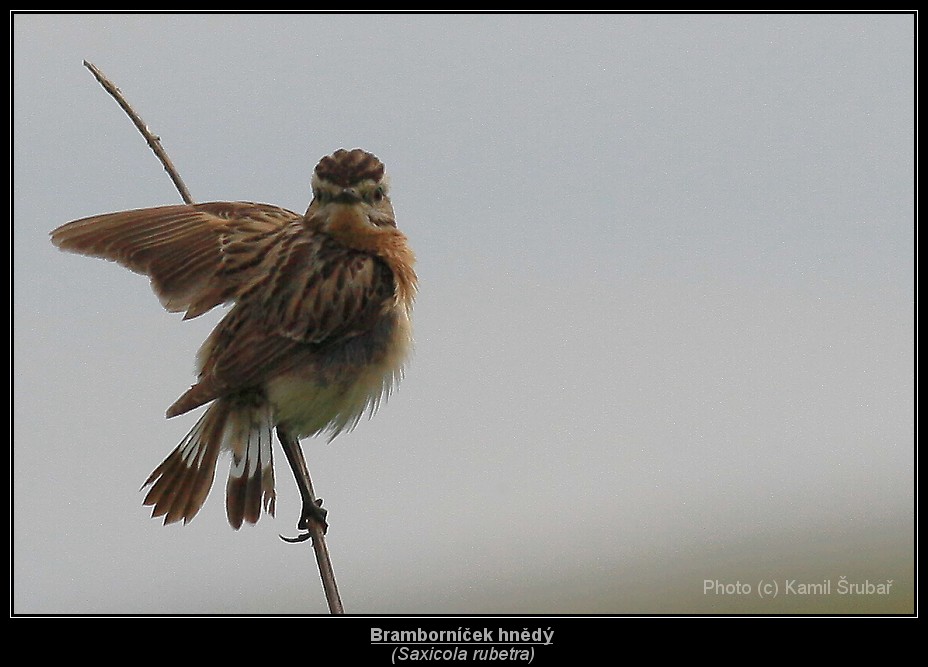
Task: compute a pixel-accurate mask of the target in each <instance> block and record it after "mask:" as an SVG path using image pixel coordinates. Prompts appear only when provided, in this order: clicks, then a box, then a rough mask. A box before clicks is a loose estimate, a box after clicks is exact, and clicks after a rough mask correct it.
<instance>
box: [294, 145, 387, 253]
mask: <svg viewBox="0 0 928 667" xmlns="http://www.w3.org/2000/svg"><path fill="white" fill-rule="evenodd" d="M312 185H313V201H312V203H311V204H310V206H309V210H308V211H307V212H306V213H307V217H310V216H312V217H314V218H315V219H316V220H318V221H319V222H320V223H321V225H320V226H321V229H322V230H323V231H325V232H327V233H330V234H332V235H333V236H339V235H340V234H339V231H341V232H353V233H358V234H361V233H364V232H365V231H366V230H371V229H374V230H376V229H377V228H379V227H396V220H395V217H394V213H393V205H392V204H391V203H390V197H389V196H388V194H387V191H388V178H387V175H386V171H385V169H384V166H383V163H382V162H381V161H380V160H379V159H377V156H375V155H373V154H371V153H368V152H367V151H364V150H361V149H360V148H355V149H353V150H345V149H344V148H340V149H338V150H337V151H335V152H334V153H332V154H331V155H327V156H325V157H324V158H322V159H321V160H319V164H317V165H316V170H315V171H314V172H313V181H312Z"/></svg>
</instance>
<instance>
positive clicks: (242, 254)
mask: <svg viewBox="0 0 928 667" xmlns="http://www.w3.org/2000/svg"><path fill="white" fill-rule="evenodd" d="M301 218H302V216H300V215H299V214H297V213H294V212H293V211H288V210H286V209H283V208H279V207H277V206H270V205H267V204H253V203H249V202H210V203H204V204H192V205H187V204H179V205H174V206H159V207H156V208H145V209H136V210H132V211H122V212H119V213H107V214H104V215H95V216H92V217H89V218H83V219H81V220H75V221H74V222H69V223H68V224H66V225H63V226H61V227H59V228H58V229H56V230H54V231H53V232H52V234H51V236H52V242H53V243H54V244H55V245H56V246H58V247H59V248H61V249H62V250H67V251H69V252H76V253H81V254H84V255H90V256H93V257H101V258H103V259H108V260H111V261H114V262H118V263H119V264H121V265H123V266H125V267H126V268H128V269H131V270H132V271H135V272H136V273H142V274H145V275H148V276H150V277H151V283H152V288H153V289H154V291H155V293H156V294H157V295H158V298H159V299H160V300H161V303H162V304H163V305H164V307H165V308H166V309H168V310H169V311H172V312H178V311H186V317H187V318H190V317H196V316H197V315H201V314H202V313H205V312H206V311H208V310H209V309H211V308H213V307H214V306H217V305H219V304H220V303H224V302H226V301H229V300H231V299H234V298H236V297H237V296H238V295H239V294H240V293H241V291H242V290H243V289H246V288H247V285H248V284H249V282H250V281H251V280H253V279H254V277H255V274H256V273H257V272H259V271H260V264H261V256H260V254H261V253H260V250H261V249H262V246H263V245H265V244H263V243H262V242H261V241H262V239H269V238H270V237H271V236H273V235H274V234H275V233H277V232H279V231H280V229H282V228H283V227H285V226H286V225H288V224H290V223H292V222H294V221H296V220H300V219H301Z"/></svg>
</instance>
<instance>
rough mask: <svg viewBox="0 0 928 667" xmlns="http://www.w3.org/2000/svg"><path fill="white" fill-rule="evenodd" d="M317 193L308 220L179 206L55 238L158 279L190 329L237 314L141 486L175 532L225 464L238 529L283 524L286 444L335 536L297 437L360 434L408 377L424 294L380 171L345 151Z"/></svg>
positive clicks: (176, 410) (375, 162) (359, 154)
mask: <svg viewBox="0 0 928 667" xmlns="http://www.w3.org/2000/svg"><path fill="white" fill-rule="evenodd" d="M311 188H312V201H311V202H310V204H309V207H308V208H307V209H306V212H305V213H304V214H302V215H300V214H298V213H295V212H293V211H289V210H287V209H284V208H280V207H278V206H272V205H269V204H259V203H253V202H242V201H232V202H206V203H192V204H175V205H166V206H158V207H154V208H142V209H135V210H129V211H120V212H116V213H106V214H103V215H95V216H92V217H87V218H82V219H80V220H75V221H73V222H69V223H67V224H65V225H62V226H61V227H58V228H57V229H55V230H53V231H52V232H51V241H52V243H54V245H56V246H57V247H58V248H60V249H61V250H64V251H68V252H73V253H79V254H82V255H88V256H92V257H99V258H103V259H106V260H111V261H114V262H117V263H118V264H120V265H122V266H124V267H126V268H128V269H130V270H132V271H134V272H137V273H141V274H145V275H147V276H149V277H150V279H151V286H152V289H153V290H154V292H155V294H156V295H157V296H158V298H159V299H160V301H161V304H162V305H163V306H164V308H165V309H166V310H168V311H169V312H178V313H179V312H183V313H184V316H183V319H185V320H187V319H191V318H195V317H199V316H200V315H202V314H204V313H206V312H208V311H210V310H212V309H213V308H215V307H217V306H220V305H227V306H229V308H228V311H227V312H226V313H225V315H224V316H223V317H222V319H221V320H220V321H219V323H218V324H217V325H216V327H215V328H214V329H213V331H212V332H211V333H210V334H209V336H208V337H207V339H206V340H205V342H204V343H203V344H202V346H201V347H200V349H199V351H198V353H197V369H198V372H197V379H196V382H195V383H194V384H193V385H192V386H191V387H190V388H189V389H187V390H186V391H185V392H184V393H183V394H182V395H181V396H180V397H179V398H178V399H177V400H176V401H175V402H174V403H173V404H172V405H171V406H170V407H169V408H168V409H167V412H166V416H167V417H168V418H171V417H176V416H178V415H183V414H186V413H188V412H190V411H192V410H195V409H197V408H200V407H202V406H207V407H206V410H205V412H204V413H203V414H202V416H201V417H200V418H199V420H198V421H197V422H196V424H195V425H194V426H193V428H192V429H191V430H190V432H189V433H188V434H187V435H186V437H184V438H183V440H181V442H180V444H179V445H178V446H177V447H176V448H175V449H174V450H173V451H172V452H171V454H169V455H168V456H167V458H165V459H164V461H163V462H162V463H161V464H160V465H159V466H158V467H157V468H155V470H154V471H153V472H152V474H151V475H150V476H149V477H148V479H147V480H146V481H145V483H144V484H143V485H142V489H145V488H147V489H148V491H147V494H146V496H145V499H144V501H143V504H144V505H147V506H151V507H152V517H163V523H164V524H165V525H166V524H170V523H175V522H178V521H183V522H184V524H186V523H189V522H190V521H191V520H192V519H193V518H194V517H195V516H196V514H197V513H198V512H199V511H200V508H201V507H202V506H203V504H204V502H205V501H206V498H207V496H208V494H209V491H210V488H211V487H212V484H213V480H214V477H215V473H216V467H217V461H218V459H219V456H220V454H222V453H223V452H230V453H231V459H232V460H231V464H230V468H229V476H228V481H227V483H226V516H227V519H228V522H229V524H230V525H231V526H232V527H233V528H235V529H236V530H238V529H239V528H240V527H241V526H242V525H243V524H245V523H249V524H255V523H257V521H258V519H259V518H260V516H261V515H262V508H263V510H264V512H265V513H267V514H269V515H272V516H273V515H274V513H275V504H276V489H275V479H274V462H273V448H272V442H273V435H274V432H275V431H276V433H277V435H278V438H279V439H280V442H281V444H282V446H283V449H284V452H285V454H286V456H287V460H288V462H289V463H290V466H291V468H292V470H293V474H294V476H295V477H296V481H297V485H298V487H299V490H300V494H301V496H302V500H303V507H302V511H301V515H300V519H299V521H298V526H299V527H300V528H301V529H307V528H308V526H309V524H310V522H311V521H313V520H317V521H320V522H322V524H323V525H324V526H325V525H326V524H325V516H326V513H325V510H323V509H322V508H321V501H318V500H316V499H315V498H314V497H313V495H312V488H311V485H310V483H309V480H308V473H307V471H306V463H305V459H304V457H303V452H302V449H301V446H300V442H299V441H300V439H303V438H307V437H311V436H325V437H327V438H328V440H329V441H331V440H332V439H333V438H334V437H336V436H337V435H339V434H340V433H343V432H346V431H349V430H351V429H353V428H354V427H355V426H356V425H357V424H358V422H359V421H360V419H361V417H362V416H363V415H364V414H368V415H369V416H372V415H373V414H374V413H375V412H376V410H377V408H378V407H379V405H380V404H381V402H382V401H383V400H384V399H386V397H387V396H389V394H390V393H391V392H392V390H393V389H394V388H395V386H396V385H397V384H398V382H399V380H400V379H401V377H402V376H403V373H404V368H405V365H406V363H407V359H408V356H409V353H410V350H411V347H412V328H411V312H412V307H413V302H414V299H415V296H416V293H417V289H418V286H417V277H416V272H415V268H414V266H415V255H414V253H413V251H412V250H411V249H410V247H409V244H408V241H407V238H406V236H405V235H404V234H403V233H402V232H401V231H400V230H399V229H398V228H397V225H396V217H395V213H394V210H393V205H392V203H391V201H390V197H389V179H388V175H387V173H386V170H385V168H384V165H383V163H382V162H381V161H380V159H379V158H377V157H376V156H375V155H373V154H372V153H369V152H367V151H365V150H362V149H360V148H355V149H351V150H348V149H344V148H340V149H338V150H336V151H335V152H333V153H331V154H330V155H326V156H325V157H323V158H322V159H320V160H319V162H318V164H317V165H316V167H315V169H314V171H313V175H312V179H311Z"/></svg>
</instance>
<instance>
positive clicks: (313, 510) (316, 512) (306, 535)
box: [280, 498, 329, 544]
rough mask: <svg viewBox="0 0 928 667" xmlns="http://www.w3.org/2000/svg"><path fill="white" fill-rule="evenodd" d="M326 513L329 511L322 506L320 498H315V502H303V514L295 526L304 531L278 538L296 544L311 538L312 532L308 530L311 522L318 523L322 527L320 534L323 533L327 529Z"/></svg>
mask: <svg viewBox="0 0 928 667" xmlns="http://www.w3.org/2000/svg"><path fill="white" fill-rule="evenodd" d="M328 514H329V511H328V510H327V509H325V508H324V507H323V506H322V498H317V499H316V501H315V502H307V503H303V514H302V516H300V520H299V522H298V523H297V524H296V527H297V528H298V529H300V530H303V531H306V532H303V533H300V534H299V535H297V536H296V537H284V536H283V535H281V536H280V539H282V540H283V541H284V542H289V543H290V544H297V543H299V542H305V541H306V540H309V539H312V536H313V534H312V532H311V531H310V530H309V527H310V525H311V523H312V522H315V523H316V524H318V525H319V526H320V527H321V528H322V534H323V535H325V533H326V531H327V530H328V529H329V524H328V523H327V522H326V520H325V518H326V516H328Z"/></svg>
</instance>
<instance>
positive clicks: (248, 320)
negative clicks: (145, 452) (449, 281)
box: [168, 228, 396, 417]
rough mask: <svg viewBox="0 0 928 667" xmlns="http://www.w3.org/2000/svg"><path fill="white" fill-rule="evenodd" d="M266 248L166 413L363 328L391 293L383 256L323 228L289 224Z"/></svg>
mask: <svg viewBox="0 0 928 667" xmlns="http://www.w3.org/2000/svg"><path fill="white" fill-rule="evenodd" d="M270 254H271V257H272V261H268V262H267V263H266V264H265V267H267V268H268V269H269V271H268V273H267V275H266V276H265V278H264V279H263V280H262V281H261V282H260V283H256V284H255V285H254V286H253V287H252V289H251V290H250V291H249V292H248V293H247V294H245V295H243V296H242V298H241V299H239V301H238V303H237V304H236V306H235V307H234V308H233V309H232V310H231V311H230V312H229V313H228V315H226V317H225V318H223V320H222V322H220V323H219V325H218V326H217V327H216V329H215V330H214V331H213V333H212V334H211V335H210V337H209V338H208V339H207V340H206V342H205V343H204V344H203V347H202V348H201V350H200V363H201V370H200V379H199V382H198V383H197V384H195V385H194V386H193V387H191V388H190V390H188V391H187V393H185V394H184V395H183V396H182V397H181V398H180V399H178V401H177V402H176V403H175V404H174V405H173V406H171V408H170V409H169V410H168V416H169V417H172V416H174V415H178V414H181V413H183V412H187V411H188V410H192V409H193V408H195V407H198V406H200V405H203V404H204V403H207V402H209V401H211V400H213V399H214V398H217V397H218V396H221V395H223V394H225V393H227V392H229V391H233V390H237V389H242V388H246V387H250V386H251V387H253V386H260V385H261V384H262V383H263V382H264V381H266V380H267V379H268V378H271V377H275V376H278V375H280V374H281V373H284V372H286V371H287V370H288V369H289V368H294V367H299V366H302V365H304V364H306V363H307V362H308V361H309V360H310V359H312V358H313V357H314V356H315V355H318V354H319V353H320V352H322V351H323V350H324V349H325V348H327V347H328V346H330V345H336V344H339V343H343V342H345V341H346V340H348V339H350V338H353V337H355V336H358V335H360V334H363V333H366V332H368V331H370V330H371V329H372V328H373V327H374V325H375V323H376V322H377V320H378V319H379V318H380V317H381V316H382V315H383V313H384V312H385V311H386V310H388V309H389V308H390V307H391V306H392V304H393V303H394V300H395V298H396V297H395V292H396V288H395V281H394V277H393V273H392V272H391V270H390V268H389V267H388V266H387V265H386V263H385V262H383V260H381V259H379V258H377V257H374V256H372V255H369V254H366V253H362V252H358V251H356V250H351V249H349V248H345V247H344V246H341V245H340V244H338V243H336V242H334V241H333V240H332V239H330V238H329V237H327V236H326V235H324V234H314V233H313V232H311V231H309V230H307V229H305V228H304V229H300V230H296V229H294V231H293V233H291V232H290V231H289V230H288V232H286V233H285V234H282V235H280V237H279V238H278V243H277V244H276V245H275V247H274V249H273V250H272V251H271V253H270ZM330 370H331V371H332V372H333V373H336V372H337V369H330Z"/></svg>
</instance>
